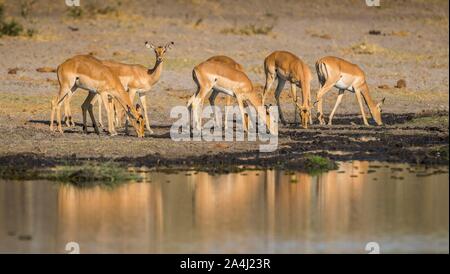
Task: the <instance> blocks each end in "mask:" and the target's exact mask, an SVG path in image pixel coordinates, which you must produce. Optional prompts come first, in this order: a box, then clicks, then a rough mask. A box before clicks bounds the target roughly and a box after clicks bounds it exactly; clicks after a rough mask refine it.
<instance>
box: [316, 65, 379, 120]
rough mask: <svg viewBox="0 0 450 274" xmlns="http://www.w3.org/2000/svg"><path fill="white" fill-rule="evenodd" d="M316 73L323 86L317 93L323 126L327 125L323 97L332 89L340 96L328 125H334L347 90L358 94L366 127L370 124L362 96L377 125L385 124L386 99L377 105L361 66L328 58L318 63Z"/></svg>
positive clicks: (318, 113) (319, 116) (319, 115)
mask: <svg viewBox="0 0 450 274" xmlns="http://www.w3.org/2000/svg"><path fill="white" fill-rule="evenodd" d="M316 71H317V76H318V78H319V82H320V85H321V86H322V87H321V88H320V89H319V91H318V92H317V101H316V103H318V104H317V115H318V118H319V122H320V124H321V125H324V124H325V119H324V118H323V112H322V97H323V96H324V95H325V93H327V92H328V91H329V90H330V89H331V88H332V87H336V88H337V89H339V95H338V98H337V100H336V104H335V105H334V108H333V110H332V111H331V114H330V117H329V120H328V125H331V124H332V120H333V116H334V113H335V112H336V109H337V107H338V106H339V104H340V103H341V101H342V97H343V96H344V92H345V91H346V90H348V91H351V92H354V93H355V94H356V98H357V99H358V104H359V108H360V110H361V114H362V117H363V121H364V124H365V125H366V126H368V125H369V123H368V122H367V118H366V114H365V112H364V106H363V103H362V100H361V99H362V98H361V94H362V96H363V97H364V101H365V102H366V104H367V106H368V107H369V110H370V114H371V115H372V118H373V119H374V120H375V123H377V125H382V124H383V122H382V120H381V106H382V105H383V103H384V98H383V100H381V102H380V103H378V104H376V103H375V102H374V101H373V100H372V97H371V96H370V94H369V87H368V86H367V82H366V76H365V74H364V71H362V69H361V68H360V67H359V66H357V65H355V64H352V63H350V62H348V61H345V60H343V59H341V58H338V57H333V56H327V57H323V58H321V59H319V60H318V61H317V62H316Z"/></svg>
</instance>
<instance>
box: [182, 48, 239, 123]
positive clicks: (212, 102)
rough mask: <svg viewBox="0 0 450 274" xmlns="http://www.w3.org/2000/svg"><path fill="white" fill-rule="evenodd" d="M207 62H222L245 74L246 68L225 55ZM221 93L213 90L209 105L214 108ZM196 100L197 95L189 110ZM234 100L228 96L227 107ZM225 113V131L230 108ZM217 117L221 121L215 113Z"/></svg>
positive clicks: (189, 105) (190, 102) (213, 57)
mask: <svg viewBox="0 0 450 274" xmlns="http://www.w3.org/2000/svg"><path fill="white" fill-rule="evenodd" d="M206 61H215V62H220V63H223V64H225V65H229V66H231V67H232V68H234V69H236V70H239V71H242V72H244V67H243V66H242V65H241V64H239V63H238V62H236V61H234V60H233V59H232V58H230V57H228V56H225V55H216V56H212V57H210V58H208V59H207V60H206ZM244 73H245V72H244ZM219 93H220V90H217V89H216V90H215V89H214V88H213V91H212V92H211V95H210V96H209V104H210V105H211V106H212V107H214V106H215V101H216V97H217V95H219ZM194 98H195V94H194V95H193V96H192V97H191V99H190V100H189V102H188V104H187V107H188V108H190V107H191V105H192V101H193V99H194ZM232 99H233V97H231V96H226V101H225V105H226V106H231V100H232ZM213 110H215V109H214V108H213ZM225 111H226V113H225V129H227V128H228V119H227V117H228V111H229V108H225ZM215 117H216V121H219V117H218V113H217V112H215Z"/></svg>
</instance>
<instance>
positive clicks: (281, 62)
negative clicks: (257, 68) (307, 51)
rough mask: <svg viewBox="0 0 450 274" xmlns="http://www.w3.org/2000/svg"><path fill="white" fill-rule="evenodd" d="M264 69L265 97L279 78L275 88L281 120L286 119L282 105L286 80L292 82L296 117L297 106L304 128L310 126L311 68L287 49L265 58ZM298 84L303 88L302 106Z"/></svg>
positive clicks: (283, 121) (284, 122)
mask: <svg viewBox="0 0 450 274" xmlns="http://www.w3.org/2000/svg"><path fill="white" fill-rule="evenodd" d="M264 71H265V74H266V84H265V85H264V91H263V98H264V99H265V96H266V93H267V91H268V90H270V87H271V86H272V84H273V82H274V81H275V79H278V85H277V88H276V90H275V99H276V101H277V106H278V109H279V113H280V120H281V122H282V123H283V124H286V121H285V120H284V117H283V112H282V111H281V107H280V94H281V91H282V90H283V88H284V85H285V83H286V81H288V82H290V83H291V96H292V99H293V100H294V103H295V119H297V108H299V110H300V116H301V120H302V126H303V128H307V127H308V120H309V122H310V123H312V118H311V88H310V87H311V78H312V77H311V70H310V69H309V67H308V65H306V64H305V63H304V62H303V61H302V60H300V58H298V57H297V56H295V55H294V54H292V53H290V52H287V51H274V52H272V53H271V54H270V55H269V56H267V57H266V59H264ZM296 86H298V87H300V88H301V90H302V99H303V103H302V105H301V106H300V105H299V104H298V103H297V90H296Z"/></svg>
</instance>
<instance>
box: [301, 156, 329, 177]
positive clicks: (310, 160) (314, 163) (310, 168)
mask: <svg viewBox="0 0 450 274" xmlns="http://www.w3.org/2000/svg"><path fill="white" fill-rule="evenodd" d="M304 166H305V171H306V172H308V173H309V174H318V173H322V172H326V171H329V170H333V169H336V168H337V164H336V162H334V161H332V160H330V159H328V158H324V157H321V156H317V155H306V156H305V159H304Z"/></svg>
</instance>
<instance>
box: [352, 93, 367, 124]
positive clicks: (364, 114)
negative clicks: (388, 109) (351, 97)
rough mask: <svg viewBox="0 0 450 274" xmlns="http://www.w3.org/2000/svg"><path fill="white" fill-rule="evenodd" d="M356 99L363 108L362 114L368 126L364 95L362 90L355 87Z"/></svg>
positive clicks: (361, 108)
mask: <svg viewBox="0 0 450 274" xmlns="http://www.w3.org/2000/svg"><path fill="white" fill-rule="evenodd" d="M355 94H356V99H357V100H358V104H359V109H360V110H361V115H362V117H363V121H364V125H366V126H368V125H369V122H367V118H366V113H365V111H364V106H363V103H362V96H361V90H360V89H355Z"/></svg>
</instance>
